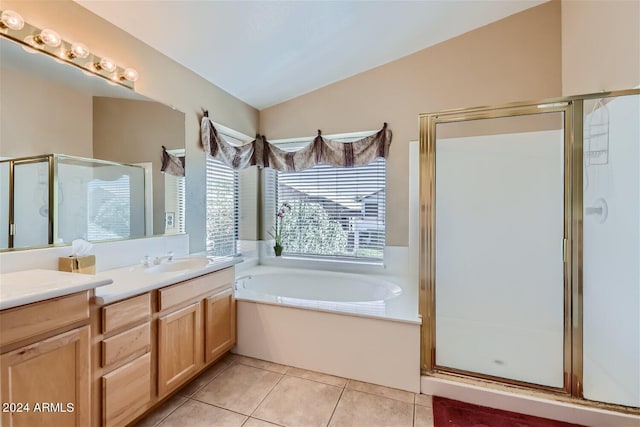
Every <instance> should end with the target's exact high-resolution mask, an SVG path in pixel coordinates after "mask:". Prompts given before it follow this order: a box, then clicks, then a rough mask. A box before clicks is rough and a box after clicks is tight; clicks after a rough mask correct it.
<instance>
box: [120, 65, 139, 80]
mask: <svg viewBox="0 0 640 427" xmlns="http://www.w3.org/2000/svg"><path fill="white" fill-rule="evenodd" d="M138 77H140V76H139V75H138V72H137V71H136V69H135V68H125V70H124V72H123V73H122V75H121V76H120V78H121V79H124V80H129V81H130V82H135V81H136V80H138Z"/></svg>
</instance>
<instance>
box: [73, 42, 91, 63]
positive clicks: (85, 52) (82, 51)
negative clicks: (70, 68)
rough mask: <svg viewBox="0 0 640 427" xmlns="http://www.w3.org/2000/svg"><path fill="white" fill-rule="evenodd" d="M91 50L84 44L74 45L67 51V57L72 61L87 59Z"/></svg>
mask: <svg viewBox="0 0 640 427" xmlns="http://www.w3.org/2000/svg"><path fill="white" fill-rule="evenodd" d="M89 53H91V52H89V48H88V47H87V45H86V44H82V43H73V44H72V45H71V49H69V50H68V51H67V56H68V57H69V58H71V59H73V58H79V59H85V58H86V57H87V56H89Z"/></svg>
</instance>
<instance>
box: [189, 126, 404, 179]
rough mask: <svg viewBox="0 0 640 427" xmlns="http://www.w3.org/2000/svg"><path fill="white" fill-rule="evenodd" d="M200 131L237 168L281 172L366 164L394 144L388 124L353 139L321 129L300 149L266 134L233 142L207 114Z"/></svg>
mask: <svg viewBox="0 0 640 427" xmlns="http://www.w3.org/2000/svg"><path fill="white" fill-rule="evenodd" d="M200 131H201V138H202V146H203V148H204V150H205V151H206V152H207V153H209V154H210V155H211V156H212V157H213V158H215V159H217V160H220V161H221V162H223V163H224V164H226V165H227V166H229V167H230V168H232V169H234V170H240V169H245V168H248V167H250V166H258V167H265V168H272V169H275V170H278V171H281V172H294V171H296V172H297V171H301V170H304V169H308V168H310V167H313V166H315V165H319V164H325V165H332V166H342V167H355V166H362V165H367V164H369V163H371V162H372V161H373V160H375V159H377V158H379V157H383V158H386V157H387V156H388V155H389V146H390V145H391V130H389V129H388V128H387V124H386V123H385V124H384V126H383V127H382V129H380V130H379V131H378V132H376V133H374V134H373V135H369V136H366V137H364V138H362V139H359V140H357V141H351V142H339V141H332V140H330V139H326V138H324V137H323V136H322V134H321V132H320V131H318V136H316V137H315V138H314V139H313V141H311V142H310V143H309V144H308V145H306V146H304V147H303V148H301V149H299V150H296V151H285V150H283V149H281V148H278V147H277V146H275V145H273V144H271V143H269V142H268V141H267V139H266V138H265V136H264V135H256V139H255V140H253V141H252V142H250V143H247V144H245V145H241V146H237V145H233V144H230V143H229V142H227V141H226V140H225V139H224V136H223V135H221V134H220V133H219V132H218V130H217V129H216V127H215V126H214V124H213V122H212V121H211V119H210V118H209V117H207V115H205V116H204V117H203V118H202V123H201V127H200Z"/></svg>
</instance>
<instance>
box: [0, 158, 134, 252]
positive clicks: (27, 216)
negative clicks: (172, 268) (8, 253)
mask: <svg viewBox="0 0 640 427" xmlns="http://www.w3.org/2000/svg"><path fill="white" fill-rule="evenodd" d="M144 179H145V174H144V168H142V167H140V166H134V165H124V164H120V163H114V162H108V161H103V160H95V159H86V158H81V157H74V156H67V155H61V154H48V155H42V156H34V157H24V158H16V159H5V160H1V161H0V187H1V190H2V198H1V199H0V225H1V226H0V249H12V248H26V247H38V246H45V245H50V244H58V243H60V244H62V243H70V242H71V241H72V240H74V239H85V240H91V241H100V240H112V239H122V238H131V237H139V236H144V235H145V194H144V192H145V186H144Z"/></svg>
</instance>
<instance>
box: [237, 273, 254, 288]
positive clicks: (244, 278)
mask: <svg viewBox="0 0 640 427" xmlns="http://www.w3.org/2000/svg"><path fill="white" fill-rule="evenodd" d="M247 279H251V275H250V274H246V275H244V276H240V277H236V280H235V282H234V283H235V288H236V290H238V289H240V286H238V282H242V288H245V287H246V286H245V284H244V282H245V280H247Z"/></svg>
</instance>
